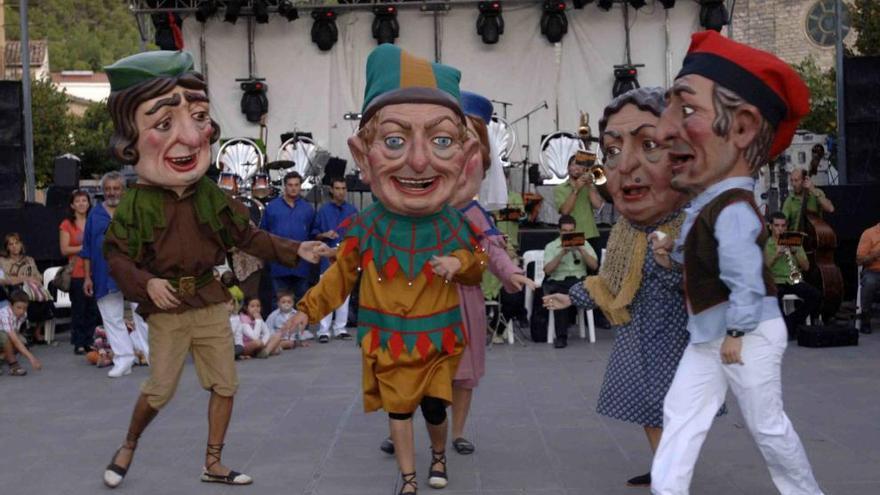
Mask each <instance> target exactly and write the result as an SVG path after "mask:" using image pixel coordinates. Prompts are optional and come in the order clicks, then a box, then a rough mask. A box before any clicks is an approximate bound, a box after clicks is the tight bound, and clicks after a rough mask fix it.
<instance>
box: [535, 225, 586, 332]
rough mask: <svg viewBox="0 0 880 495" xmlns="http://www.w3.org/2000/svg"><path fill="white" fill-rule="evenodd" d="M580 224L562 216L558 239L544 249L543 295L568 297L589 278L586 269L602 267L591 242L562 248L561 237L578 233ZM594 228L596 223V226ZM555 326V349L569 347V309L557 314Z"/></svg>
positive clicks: (556, 312)
mask: <svg viewBox="0 0 880 495" xmlns="http://www.w3.org/2000/svg"><path fill="white" fill-rule="evenodd" d="M575 227H577V223H576V222H575V219H574V217H572V216H571V215H562V216H561V217H559V234H560V235H559V237H557V238H556V239H554V240H552V241H550V243H549V244H547V246H546V247H545V248H544V274H545V276H544V283H543V287H544V294H545V295H550V294H568V290H569V289H571V286H573V285H575V284H577V283H580V282H581V281H583V280H584V278H585V277H586V276H587V269H588V268H589V269H590V270H595V269H597V268H598V267H599V262H598V260H597V259H596V252H595V251H593V247H592V246H590V244H589V243H586V242H585V243H584V244H583V245H581V246H574V247H563V246H562V234H566V233H571V232H574V231H575ZM594 228H595V224H594ZM553 315H554V321H555V326H556V341H555V342H554V346H555V347H556V348H563V347H566V346H567V345H568V325H569V322H570V318H569V315H570V309H564V310H559V311H554V312H553Z"/></svg>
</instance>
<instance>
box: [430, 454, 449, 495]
mask: <svg viewBox="0 0 880 495" xmlns="http://www.w3.org/2000/svg"><path fill="white" fill-rule="evenodd" d="M434 464H440V465H441V466H443V471H440V470H435V469H434ZM448 484H449V478H448V477H447V476H446V451H443V452H434V449H431V466H430V474H428V486H430V487H431V488H437V489H440V488H446V485H448Z"/></svg>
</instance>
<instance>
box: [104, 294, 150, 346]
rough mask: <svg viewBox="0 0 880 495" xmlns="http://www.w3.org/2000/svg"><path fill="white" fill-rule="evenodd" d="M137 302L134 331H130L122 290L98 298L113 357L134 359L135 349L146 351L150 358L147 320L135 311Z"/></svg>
mask: <svg viewBox="0 0 880 495" xmlns="http://www.w3.org/2000/svg"><path fill="white" fill-rule="evenodd" d="M136 309H137V304H134V303H132V313H133V315H134V317H133V318H134V331H132V332H131V333H129V332H128V328H126V327H125V318H124V314H125V299H124V298H123V297H122V292H112V293H110V294H107V295H106V296H104V297H102V298H100V299H98V311H100V312H101V319H102V320H104V331H105V332H107V342H108V343H109V344H110V348H111V349H113V359H114V360H116V359H117V358H118V359H119V360H132V361H134V351H135V350H139V351H141V352H143V353H144V356H146V358H147V360H149V359H150V345H149V344H148V343H147V342H148V340H147V322H145V321H144V319H143V318H141V316H140V315H139V314H137V313H136V312H135V310H136Z"/></svg>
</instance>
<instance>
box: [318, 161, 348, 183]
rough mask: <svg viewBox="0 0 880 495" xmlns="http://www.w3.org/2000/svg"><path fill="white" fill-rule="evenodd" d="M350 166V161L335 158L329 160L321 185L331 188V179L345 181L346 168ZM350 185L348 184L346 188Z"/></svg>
mask: <svg viewBox="0 0 880 495" xmlns="http://www.w3.org/2000/svg"><path fill="white" fill-rule="evenodd" d="M347 166H348V161H346V160H343V159H342V158H337V157H335V156H334V157H333V158H331V159H329V160H327V165H326V166H324V177H323V178H322V179H321V184H323V185H325V186H329V185H331V184H330V180H331V179H336V178H339V179H344V178H345V168H346V167H347ZM347 185H348V183H346V186H347Z"/></svg>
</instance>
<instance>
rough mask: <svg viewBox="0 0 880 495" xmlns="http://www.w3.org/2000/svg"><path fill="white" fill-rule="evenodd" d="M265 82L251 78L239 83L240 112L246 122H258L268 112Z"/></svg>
mask: <svg viewBox="0 0 880 495" xmlns="http://www.w3.org/2000/svg"><path fill="white" fill-rule="evenodd" d="M266 89H267V86H266V83H265V82H263V81H261V80H258V79H251V80H250V81H244V82H243V83H241V90H242V91H244V94H243V95H241V113H243V114H244V116H245V118H246V119H247V120H248V122H254V123H259V122H260V119H262V118H263V115H266V113H268V112H269V99H268V98H266Z"/></svg>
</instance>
